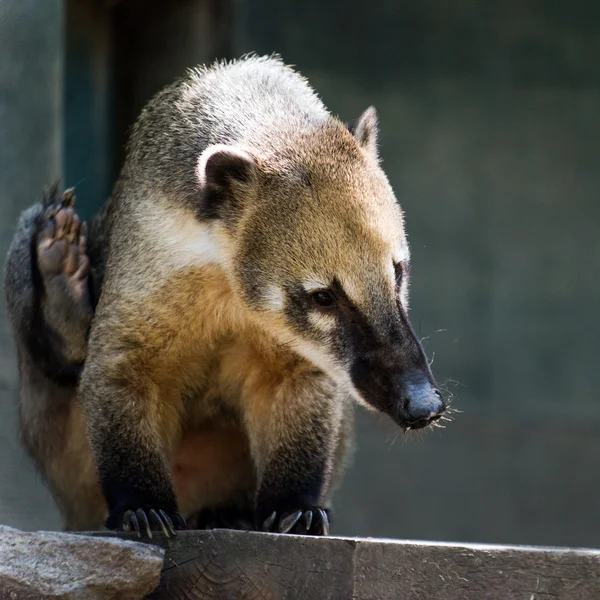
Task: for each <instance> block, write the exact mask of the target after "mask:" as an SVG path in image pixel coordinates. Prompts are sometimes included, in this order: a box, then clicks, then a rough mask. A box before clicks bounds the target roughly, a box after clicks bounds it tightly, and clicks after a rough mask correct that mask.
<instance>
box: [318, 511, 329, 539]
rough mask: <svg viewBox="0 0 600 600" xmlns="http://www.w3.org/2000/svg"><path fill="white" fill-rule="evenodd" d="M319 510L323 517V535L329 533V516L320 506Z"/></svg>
mask: <svg viewBox="0 0 600 600" xmlns="http://www.w3.org/2000/svg"><path fill="white" fill-rule="evenodd" d="M317 510H318V511H319V514H320V517H321V519H320V521H321V527H320V529H321V535H329V517H328V516H327V513H326V512H325V511H324V510H323V509H322V508H318V509H317Z"/></svg>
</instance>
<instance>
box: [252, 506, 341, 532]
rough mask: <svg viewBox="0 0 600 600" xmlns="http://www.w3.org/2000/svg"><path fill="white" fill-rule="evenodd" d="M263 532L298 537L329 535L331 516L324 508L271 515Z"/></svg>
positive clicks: (264, 523)
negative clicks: (291, 534) (290, 534)
mask: <svg viewBox="0 0 600 600" xmlns="http://www.w3.org/2000/svg"><path fill="white" fill-rule="evenodd" d="M262 530H263V531H271V532H274V533H293V534H296V535H329V514H328V511H327V510H326V509H324V508H319V507H318V506H315V507H313V508H309V509H303V510H292V511H289V510H288V511H283V512H276V511H274V512H273V513H271V515H270V516H269V517H267V518H266V519H265V520H264V522H263V524H262Z"/></svg>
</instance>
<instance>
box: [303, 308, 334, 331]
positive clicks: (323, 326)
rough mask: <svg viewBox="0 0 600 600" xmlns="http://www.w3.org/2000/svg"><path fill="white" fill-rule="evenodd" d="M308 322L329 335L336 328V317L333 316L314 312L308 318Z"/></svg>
mask: <svg viewBox="0 0 600 600" xmlns="http://www.w3.org/2000/svg"><path fill="white" fill-rule="evenodd" d="M308 320H309V321H310V323H311V325H313V326H314V327H315V328H316V329H318V330H320V331H324V332H326V333H329V332H330V331H331V330H332V329H333V328H334V327H335V317H334V316H333V315H326V314H323V313H319V312H316V311H312V312H311V313H310V314H309V316H308Z"/></svg>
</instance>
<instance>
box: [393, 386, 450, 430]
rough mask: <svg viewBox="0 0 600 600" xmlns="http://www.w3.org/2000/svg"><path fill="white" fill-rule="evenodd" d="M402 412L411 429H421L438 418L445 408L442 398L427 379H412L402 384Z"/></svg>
mask: <svg viewBox="0 0 600 600" xmlns="http://www.w3.org/2000/svg"><path fill="white" fill-rule="evenodd" d="M404 393H405V397H404V402H403V404H404V407H403V408H404V412H405V414H406V416H407V420H408V423H407V424H408V425H410V427H411V429H421V428H422V427H426V426H427V425H428V424H429V423H431V422H432V421H435V420H437V419H439V418H440V416H441V415H442V414H443V412H444V411H445V410H446V405H445V403H444V399H443V398H442V395H441V394H440V392H439V390H437V389H436V388H435V387H433V385H432V384H431V383H430V382H429V381H428V380H427V379H424V378H423V379H418V380H412V381H409V382H407V383H406V384H405V386H404Z"/></svg>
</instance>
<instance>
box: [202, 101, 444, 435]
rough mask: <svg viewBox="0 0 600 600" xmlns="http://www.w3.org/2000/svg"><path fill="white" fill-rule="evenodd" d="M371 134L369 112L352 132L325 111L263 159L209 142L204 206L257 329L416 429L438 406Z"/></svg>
mask: <svg viewBox="0 0 600 600" xmlns="http://www.w3.org/2000/svg"><path fill="white" fill-rule="evenodd" d="M376 138H377V117H376V113H375V110H374V109H373V108H370V109H368V110H367V111H365V113H364V114H363V115H362V116H361V117H360V118H359V119H358V121H357V123H356V125H355V126H353V127H346V126H345V125H343V124H342V123H341V122H340V121H338V120H337V119H333V118H331V119H330V120H329V121H328V122H326V123H324V124H323V125H322V126H319V127H317V128H315V129H313V130H312V131H309V132H304V133H298V132H294V134H293V136H291V137H290V138H289V142H287V143H286V144H285V145H282V144H281V143H275V144H274V148H273V150H272V151H271V152H265V151H264V149H263V152H262V155H261V154H259V153H258V152H256V151H254V150H253V149H248V148H241V147H235V146H212V147H209V148H208V149H207V150H205V151H204V153H203V154H202V156H201V157H200V160H199V163H198V177H199V181H200V185H201V189H202V192H203V195H202V201H201V204H202V208H201V212H202V216H203V218H205V219H209V220H211V221H212V222H213V223H215V224H217V223H218V225H217V226H216V229H217V230H218V231H219V232H220V233H219V236H220V238H221V241H222V244H221V245H223V246H224V247H225V248H226V249H227V250H226V253H227V255H228V257H227V260H226V263H227V265H228V270H229V276H230V278H231V280H232V283H233V288H234V290H235V292H236V293H237V294H238V295H239V297H240V299H241V300H242V302H243V305H244V306H245V307H246V308H247V309H248V310H249V311H251V312H252V314H253V316H254V317H255V319H256V320H257V321H258V322H259V323H261V326H262V327H264V328H265V329H266V330H267V331H269V332H271V333H273V334H274V335H275V336H276V337H277V338H278V339H279V340H281V341H282V342H284V343H286V344H290V345H291V346H292V347H293V348H294V349H295V350H296V351H297V352H298V353H299V354H301V355H302V356H304V357H305V358H307V359H308V360H310V361H312V362H313V363H314V364H315V365H316V366H317V367H318V368H320V369H322V370H323V371H325V372H326V373H327V374H328V375H330V376H331V377H332V378H334V380H336V382H337V383H338V385H344V384H348V387H349V389H350V390H352V392H353V394H354V395H355V396H356V397H357V399H358V400H359V401H362V402H363V403H365V404H366V405H370V406H371V407H374V408H375V409H378V410H380V411H382V412H384V413H387V414H389V415H390V416H391V417H392V418H393V419H395V420H396V421H397V422H398V423H399V424H400V425H402V426H403V427H406V428H408V427H410V428H413V429H417V428H421V427H424V426H426V425H427V424H429V423H430V422H431V421H432V420H435V419H437V418H438V417H439V416H440V415H441V414H442V412H443V411H444V410H445V405H444V402H443V400H442V397H441V395H440V393H439V392H438V391H437V389H436V384H435V381H434V378H433V375H432V373H431V370H430V368H429V363H428V360H427V357H426V356H425V353H424V351H423V348H422V347H421V344H420V342H419V340H418V339H417V337H416V336H415V333H414V331H413V329H412V326H411V324H410V321H409V318H408V314H407V311H408V278H409V250H408V245H407V240H406V236H405V232H404V220H403V215H402V212H401V209H400V207H399V206H398V203H397V202H396V199H395V197H394V194H393V192H392V189H391V187H390V185H389V183H388V180H387V178H386V176H385V174H384V173H383V170H382V169H381V168H380V166H379V164H378V157H377V142H376ZM282 146H283V147H282Z"/></svg>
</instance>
